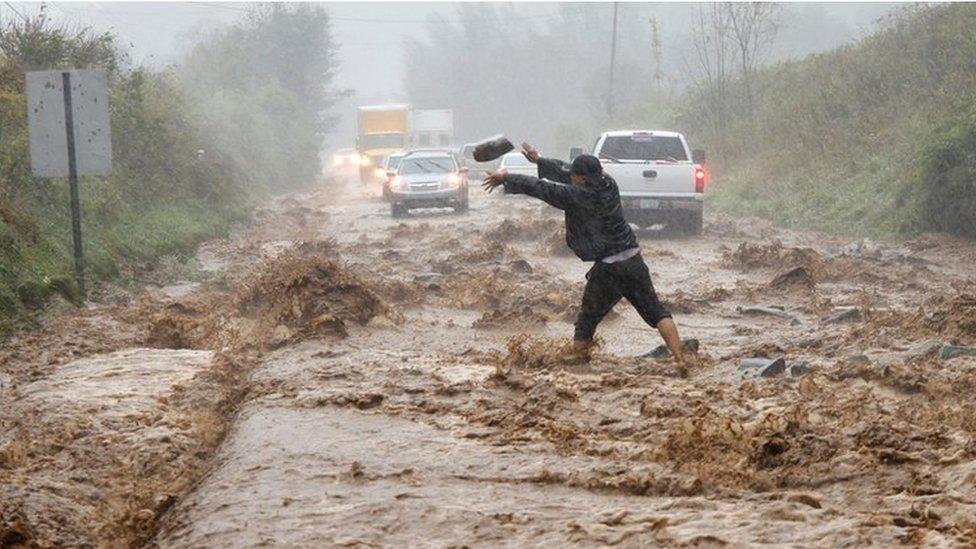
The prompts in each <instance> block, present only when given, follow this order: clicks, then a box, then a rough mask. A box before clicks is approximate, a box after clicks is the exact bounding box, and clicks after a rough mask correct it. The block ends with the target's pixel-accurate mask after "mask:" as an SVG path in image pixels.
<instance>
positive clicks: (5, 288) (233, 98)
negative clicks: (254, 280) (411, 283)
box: [0, 5, 336, 334]
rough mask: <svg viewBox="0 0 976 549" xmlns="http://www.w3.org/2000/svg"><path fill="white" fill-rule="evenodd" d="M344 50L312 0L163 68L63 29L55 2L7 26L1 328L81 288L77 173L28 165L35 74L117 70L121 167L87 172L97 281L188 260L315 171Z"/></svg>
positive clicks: (1, 53) (2, 60) (259, 13)
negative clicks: (71, 205) (47, 173)
mask: <svg viewBox="0 0 976 549" xmlns="http://www.w3.org/2000/svg"><path fill="white" fill-rule="evenodd" d="M284 28H287V29H288V30H289V32H281V31H282V29H284ZM334 49H335V48H334V45H333V43H332V41H331V36H330V34H329V27H328V16H327V15H326V13H325V12H324V10H322V9H320V8H314V7H309V6H307V5H300V6H295V7H291V6H288V7H286V6H283V5H272V6H266V5H262V6H256V7H255V8H254V9H252V10H251V11H250V12H249V13H248V14H247V17H246V18H244V20H242V21H241V22H240V23H239V24H237V25H235V26H233V27H231V28H230V29H228V30H226V31H224V32H222V33H218V34H215V35H212V36H209V37H206V39H205V40H203V41H202V42H201V43H200V44H199V45H198V46H197V47H196V48H195V49H194V50H193V51H192V52H191V53H190V54H189V56H188V58H187V59H185V60H184V61H183V62H182V63H181V64H178V65H176V66H174V67H171V68H169V69H167V70H164V71H158V72H154V71H151V70H148V69H145V68H141V67H133V66H130V64H129V62H128V60H127V58H126V56H125V54H124V53H123V51H122V50H121V48H120V47H119V45H118V44H117V43H116V41H115V39H114V37H113V36H112V35H110V34H97V33H95V32H93V31H91V30H90V29H84V28H82V29H73V28H70V27H67V26H60V25H56V24H54V23H52V22H51V21H49V20H48V19H47V18H46V17H45V16H44V12H43V10H42V11H41V12H40V13H39V14H38V15H36V16H34V17H30V18H28V19H25V20H11V21H9V22H8V23H7V24H6V25H5V26H4V27H3V28H2V29H0V137H2V139H0V334H2V333H3V332H5V331H8V330H9V329H11V328H12V327H14V326H15V325H17V324H18V323H19V322H22V321H23V320H25V319H26V318H29V317H30V315H31V313H33V312H34V311H36V310H38V309H39V308H40V307H42V306H43V305H44V304H45V303H47V302H48V300H49V299H50V298H51V297H52V296H54V295H60V296H63V297H64V298H66V299H68V300H72V301H77V300H78V298H79V297H80V296H79V295H78V292H77V289H76V287H75V284H74V280H73V270H72V260H71V230H70V227H71V221H70V213H69V210H68V187H67V182H66V181H65V180H58V179H54V180H47V179H37V178H34V177H33V176H32V175H31V171H30V156H29V147H28V131H27V113H26V97H25V89H24V73H25V71H28V70H46V69H61V68H101V69H104V70H105V71H106V72H107V73H108V75H109V81H110V87H111V91H110V93H111V98H110V115H111V123H112V148H113V161H114V162H113V172H112V174H111V175H110V176H109V177H106V178H82V180H81V200H82V223H83V233H84V246H85V255H86V261H87V265H88V271H87V274H88V278H89V279H90V280H93V281H98V280H104V279H109V278H112V277H115V276H117V275H118V274H119V273H120V272H123V271H124V270H126V269H127V268H128V269H135V270H143V269H151V268H153V266H154V265H155V264H156V262H157V261H158V260H159V259H160V258H164V257H165V258H172V257H177V258H183V257H186V256H188V255H190V254H191V253H192V252H193V250H194V249H195V247H196V245H197V244H199V243H200V242H201V241H203V240H205V239H208V238H213V237H215V236H219V235H223V234H225V233H226V232H227V231H228V230H229V228H230V227H231V226H232V225H233V224H234V223H235V222H239V221H243V220H245V219H247V217H248V212H249V209H250V206H251V204H253V202H254V200H255V199H256V198H257V197H259V196H261V195H263V194H266V193H270V192H274V191H276V190H279V189H283V188H286V187H295V186H297V185H300V184H302V183H307V182H308V181H310V180H311V179H312V178H314V177H315V176H316V175H317V173H318V170H319V160H318V156H317V155H318V151H319V149H320V144H321V140H322V135H323V134H324V133H325V132H326V131H328V128H329V125H330V119H329V118H328V115H327V111H328V108H329V107H330V106H331V105H332V103H333V101H334V98H335V97H336V94H335V93H334V92H332V91H330V84H331V81H332V78H333V77H334V70H335V63H334V60H333V57H332V56H333V53H334ZM283 59H288V60H289V61H288V62H283V61H282V60H283ZM218 67H219V70H218Z"/></svg>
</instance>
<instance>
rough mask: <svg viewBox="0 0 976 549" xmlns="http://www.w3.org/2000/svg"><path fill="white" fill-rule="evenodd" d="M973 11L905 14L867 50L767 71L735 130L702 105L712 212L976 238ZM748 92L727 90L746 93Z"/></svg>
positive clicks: (690, 113)
mask: <svg viewBox="0 0 976 549" xmlns="http://www.w3.org/2000/svg"><path fill="white" fill-rule="evenodd" d="M973 28H976V6H974V5H972V4H953V5H943V6H936V7H909V8H905V9H903V10H900V11H899V12H897V13H896V14H894V15H892V16H890V17H889V18H888V19H887V20H885V21H882V22H881V23H880V26H879V31H878V32H876V33H875V34H874V35H872V36H869V37H867V38H865V39H863V40H862V41H860V42H859V43H856V44H853V45H850V46H845V47H843V48H840V49H837V50H834V51H831V52H828V53H824V54H818V55H813V56H810V57H807V58H804V59H801V60H797V61H790V62H784V63H780V64H776V65H774V66H770V67H767V68H765V69H763V70H761V71H760V72H759V73H758V75H757V77H756V78H755V80H754V81H753V89H758V90H760V92H759V93H757V94H756V97H755V100H754V101H753V104H752V108H746V107H745V106H744V105H743V102H740V103H739V107H738V108H736V109H734V110H733V112H732V113H731V114H730V115H729V116H728V117H727V118H726V119H725V120H716V119H714V118H709V117H707V116H703V115H702V113H703V112H706V111H705V108H704V107H705V103H704V97H705V95H706V94H705V93H701V94H699V95H697V96H694V97H693V98H692V101H691V102H690V103H689V104H690V107H688V108H687V110H686V111H685V112H684V113H683V114H682V115H681V116H680V122H679V124H680V125H681V127H684V128H687V129H689V130H690V131H689V133H690V134H691V135H692V137H693V138H694V139H695V140H696V141H698V142H699V143H704V144H705V145H706V147H707V148H708V149H709V152H710V153H712V154H711V159H712V170H713V172H714V173H715V175H716V177H715V181H716V183H715V185H714V186H713V187H712V191H713V194H712V196H711V197H710V198H711V204H712V205H713V206H714V207H717V208H718V209H721V210H725V211H728V212H731V213H735V214H748V215H758V216H762V217H766V218H769V219H771V220H773V221H775V222H777V223H779V224H781V225H784V226H789V227H805V228H815V229H823V230H828V231H832V232H843V233H852V234H862V235H892V234H911V233H915V232H918V231H929V230H935V231H945V232H949V233H954V234H958V235H963V236H968V237H976V182H974V181H976V106H974V102H973V99H974V92H973V90H976V87H974V84H976V33H973V31H972V29H973ZM742 88H743V83H742V81H741V80H740V81H738V82H736V83H735V85H734V87H733V89H732V91H731V93H733V94H735V93H740V92H741V91H742Z"/></svg>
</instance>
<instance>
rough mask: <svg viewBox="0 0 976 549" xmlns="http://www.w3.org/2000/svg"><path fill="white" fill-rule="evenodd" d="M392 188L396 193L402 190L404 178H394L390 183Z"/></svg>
mask: <svg viewBox="0 0 976 549" xmlns="http://www.w3.org/2000/svg"><path fill="white" fill-rule="evenodd" d="M390 188H391V189H393V190H394V191H399V190H400V189H402V188H403V178H401V177H400V176H397V177H394V178H393V179H392V180H391V181H390Z"/></svg>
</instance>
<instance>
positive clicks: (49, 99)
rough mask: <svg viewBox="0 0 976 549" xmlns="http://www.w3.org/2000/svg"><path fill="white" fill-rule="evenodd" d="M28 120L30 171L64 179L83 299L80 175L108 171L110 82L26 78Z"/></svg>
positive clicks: (97, 77)
mask: <svg viewBox="0 0 976 549" xmlns="http://www.w3.org/2000/svg"><path fill="white" fill-rule="evenodd" d="M27 121H28V125H29V127H30V152H31V169H32V171H33V173H34V175H35V176H37V177H65V176H67V177H68V185H69V186H70V193H71V236H72V240H73V241H74V264H75V279H76V281H77V284H78V289H79V290H80V291H81V293H82V295H84V294H85V256H84V253H83V248H82V239H81V203H80V199H79V189H78V176H79V175H108V174H109V172H110V171H111V169H112V141H111V138H110V132H109V116H108V80H107V78H106V76H105V73H104V72H102V71H92V70H67V71H30V72H28V73H27Z"/></svg>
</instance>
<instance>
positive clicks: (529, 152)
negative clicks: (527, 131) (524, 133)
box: [522, 141, 539, 164]
mask: <svg viewBox="0 0 976 549" xmlns="http://www.w3.org/2000/svg"><path fill="white" fill-rule="evenodd" d="M522 155H523V156H525V158H526V160H528V161H529V162H531V163H533V164H535V163H536V162H538V161H539V151H537V150H535V147H533V146H532V145H529V143H528V142H527V141H523V142H522Z"/></svg>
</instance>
